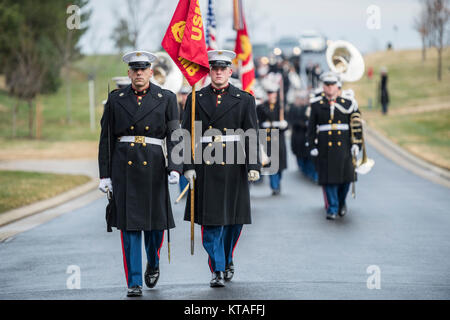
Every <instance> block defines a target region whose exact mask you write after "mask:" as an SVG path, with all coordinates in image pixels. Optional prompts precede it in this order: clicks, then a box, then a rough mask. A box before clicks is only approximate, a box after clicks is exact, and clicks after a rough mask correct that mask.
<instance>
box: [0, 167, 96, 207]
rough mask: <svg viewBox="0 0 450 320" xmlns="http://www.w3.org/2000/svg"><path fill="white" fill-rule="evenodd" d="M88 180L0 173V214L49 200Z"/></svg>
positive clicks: (8, 172)
mask: <svg viewBox="0 0 450 320" xmlns="http://www.w3.org/2000/svg"><path fill="white" fill-rule="evenodd" d="M89 180H90V179H89V177H87V176H81V175H68V174H64V175H63V174H51V173H37V172H24V171H0V185H1V186H2V187H1V188H0V213H2V212H5V211H8V210H11V209H14V208H18V207H22V206H25V205H27V204H31V203H33V202H36V201H39V200H44V199H48V198H51V197H53V196H56V195H58V194H60V193H62V192H64V191H67V190H69V189H71V188H74V187H76V186H79V185H81V184H84V183H87V182H88V181H89Z"/></svg>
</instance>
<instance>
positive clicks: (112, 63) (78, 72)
mask: <svg viewBox="0 0 450 320" xmlns="http://www.w3.org/2000/svg"><path fill="white" fill-rule="evenodd" d="M90 72H93V73H95V74H96V78H95V106H96V110H95V111H96V112H95V113H96V119H95V125H96V129H95V130H94V131H91V129H90V122H89V96H88V81H87V76H88V74H89V73H90ZM126 72H127V67H126V65H125V64H124V63H123V62H121V58H120V57H119V56H116V55H109V56H86V57H84V58H83V59H81V60H80V61H77V62H76V63H75V64H74V65H73V68H72V71H71V72H70V76H71V92H72V112H71V115H72V122H71V123H68V121H67V109H66V92H67V90H66V89H67V88H66V83H65V82H63V85H62V86H61V87H60V88H59V89H58V91H57V92H56V93H55V94H50V95H41V96H40V97H39V99H40V102H41V105H42V115H43V126H42V140H44V141H73V140H78V141H80V140H90V141H93V140H97V139H98V136H99V130H100V125H99V122H100V117H101V115H102V112H103V105H102V101H103V100H105V99H106V96H107V86H108V81H109V82H110V87H111V89H114V88H115V84H114V83H113V81H112V80H111V78H112V77H115V76H122V75H126ZM62 74H63V77H65V76H66V75H67V72H64V71H63V72H62ZM14 104H15V99H13V98H11V97H9V96H8V94H7V92H5V91H1V90H0V137H3V138H8V137H11V135H12V127H11V121H12V108H13V106H14ZM28 132H29V131H28V105H27V104H26V103H24V102H21V103H20V105H19V110H18V116H17V137H18V138H25V137H27V136H28Z"/></svg>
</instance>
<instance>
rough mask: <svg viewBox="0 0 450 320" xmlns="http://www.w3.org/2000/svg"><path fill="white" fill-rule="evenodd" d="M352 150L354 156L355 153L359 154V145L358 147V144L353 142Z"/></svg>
mask: <svg viewBox="0 0 450 320" xmlns="http://www.w3.org/2000/svg"><path fill="white" fill-rule="evenodd" d="M351 152H352V156H353V155H354V156H355V157H357V156H358V154H359V147H358V145H357V144H353V145H352V149H351Z"/></svg>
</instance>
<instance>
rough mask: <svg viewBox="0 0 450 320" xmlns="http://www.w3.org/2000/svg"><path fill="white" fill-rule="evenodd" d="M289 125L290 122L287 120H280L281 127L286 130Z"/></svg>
mask: <svg viewBox="0 0 450 320" xmlns="http://www.w3.org/2000/svg"><path fill="white" fill-rule="evenodd" d="M287 127H288V122H287V121H286V120H281V121H280V129H281V130H284V129H286V128H287Z"/></svg>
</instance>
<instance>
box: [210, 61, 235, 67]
mask: <svg viewBox="0 0 450 320" xmlns="http://www.w3.org/2000/svg"><path fill="white" fill-rule="evenodd" d="M209 66H210V67H223V68H226V67H229V66H231V62H229V61H224V60H211V61H210V62H209Z"/></svg>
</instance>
